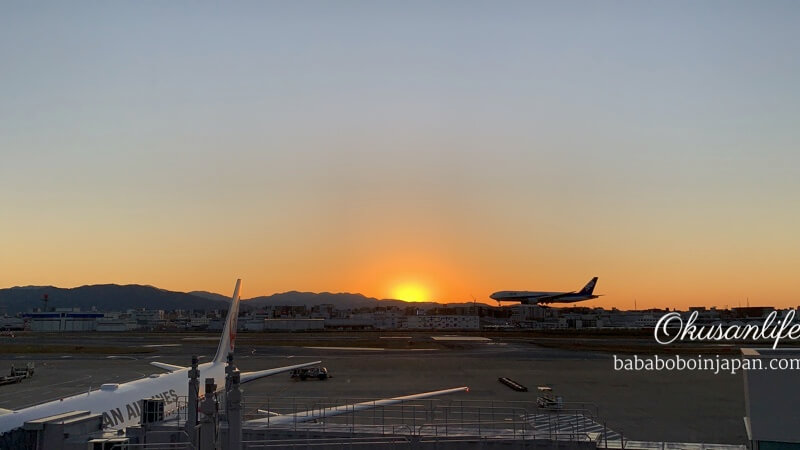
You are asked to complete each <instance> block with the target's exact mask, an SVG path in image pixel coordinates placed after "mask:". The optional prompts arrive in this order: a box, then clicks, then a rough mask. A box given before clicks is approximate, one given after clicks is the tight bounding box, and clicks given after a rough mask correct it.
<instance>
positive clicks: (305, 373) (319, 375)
mask: <svg viewBox="0 0 800 450" xmlns="http://www.w3.org/2000/svg"><path fill="white" fill-rule="evenodd" d="M291 378H292V379H293V380H295V381H297V380H301V381H306V380H307V379H309V378H316V379H318V380H327V379H328V378H331V375H328V369H327V368H325V367H303V368H301V369H293V370H292V371H291Z"/></svg>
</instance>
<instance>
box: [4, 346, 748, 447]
mask: <svg viewBox="0 0 800 450" xmlns="http://www.w3.org/2000/svg"><path fill="white" fill-rule="evenodd" d="M244 336H245V337H246V338H245V339H240V340H239V341H238V342H237V348H236V363H237V365H238V366H239V368H240V369H241V370H242V371H248V370H259V369H267V368H273V367H280V366H286V365H292V364H298V363H301V362H306V361H313V360H322V361H323V365H324V366H326V367H327V368H328V369H329V371H330V373H331V374H332V375H333V378H331V379H329V380H326V381H316V380H314V381H306V382H295V381H292V380H290V379H289V376H288V374H280V375H276V376H273V377H269V378H264V379H261V380H257V381H254V382H252V383H248V384H246V385H244V391H245V400H246V401H247V399H248V398H251V399H258V401H262V400H263V399H265V398H266V397H268V396H269V397H271V398H278V397H330V398H332V399H353V398H358V399H365V398H375V399H378V398H386V397H392V396H397V395H406V394H412V393H417V392H425V391H430V390H437V389H445V388H450V387H456V386H469V387H470V392H468V393H463V394H455V395H452V396H449V397H448V399H453V400H459V399H464V400H493V401H530V402H535V400H536V392H535V391H536V386H537V385H549V386H551V387H552V388H553V390H554V392H555V393H556V394H558V395H561V396H563V397H564V400H565V401H566V402H583V403H586V404H587V405H593V406H589V407H591V408H595V409H596V410H597V413H598V416H599V417H600V418H601V420H603V421H605V423H606V424H607V426H608V428H610V429H612V430H614V431H617V432H621V433H623V434H624V436H625V437H626V438H630V439H635V440H648V441H660V440H664V441H672V442H705V443H730V444H742V443H744V442H745V441H746V439H747V438H746V434H745V430H744V425H743V420H742V417H743V416H744V390H743V379H742V375H741V374H736V375H730V374H719V375H714V374H713V373H710V372H675V371H673V372H668V371H662V372H622V371H619V372H618V371H614V368H613V363H612V359H611V356H610V355H608V354H604V353H599V352H575V351H569V350H560V349H548V348H542V347H537V346H534V345H530V344H520V343H503V342H497V341H489V342H470V343H459V344H458V345H454V346H453V347H452V348H440V349H436V350H424V351H415V350H384V351H376V350H370V351H364V350H347V349H336V350H333V349H320V348H306V346H299V347H288V346H279V347H272V346H269V343H270V335H244ZM335 337H336V335H332V339H331V340H334V341H335V340H337V339H335ZM341 337H342V338H345V339H338V341H346V339H347V337H346V336H341ZM110 339H113V341H110ZM415 339H420V340H424V338H418V337H415ZM20 341H22V342H25V341H31V342H36V343H37V345H45V346H46V345H50V344H65V343H69V344H76V343H80V344H81V345H115V346H118V347H140V348H141V347H143V348H147V349H149V350H150V351H151V353H146V354H131V355H129V354H117V355H112V354H81V353H74V354H63V355H62V354H30V355H24V354H4V355H0V371H2V372H5V371H6V370H8V368H10V366H11V364H12V363H16V364H20V365H22V364H24V363H25V362H29V361H30V362H34V363H35V364H36V375H35V376H34V377H33V378H32V379H29V380H25V381H23V382H22V383H21V384H15V385H7V386H0V408H7V409H17V408H21V407H24V406H29V405H32V404H35V403H38V402H42V401H46V400H54V399H58V398H59V397H64V396H68V395H72V394H76V393H80V392H84V391H87V390H88V389H91V388H97V387H99V385H100V384H102V383H122V382H125V381H130V380H134V379H137V378H141V377H144V376H147V375H149V374H151V373H156V372H163V371H162V370H161V369H158V368H156V367H153V366H151V365H149V363H150V362H151V361H161V362H166V363H170V364H178V365H189V362H190V357H191V355H192V354H197V355H203V356H205V357H206V358H210V357H211V356H213V354H214V352H215V350H216V343H217V342H216V338H213V337H208V336H207V337H203V336H199V337H192V336H190V337H185V335H181V334H172V335H163V334H162V335H127V334H119V335H113V336H112V337H108V336H105V337H104V336H94V335H84V336H81V337H75V336H35V335H34V336H30V335H28V336H26V337H23V338H21V339H20ZM385 341H386V340H384V342H383V343H385ZM380 344H381V342H378V341H377V340H376V347H377V346H379V345H380ZM331 345H335V344H333V343H332V344H331ZM201 361H202V359H201ZM4 366H5V367H4ZM501 376H505V377H510V378H512V379H514V380H516V381H518V382H520V383H522V384H524V385H526V386H527V387H528V388H529V389H530V391H529V392H516V391H513V390H511V389H509V388H508V387H506V386H505V385H503V384H501V383H499V382H498V381H497V378H498V377H501Z"/></svg>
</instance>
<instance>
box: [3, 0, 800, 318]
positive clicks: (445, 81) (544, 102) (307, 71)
mask: <svg viewBox="0 0 800 450" xmlns="http://www.w3.org/2000/svg"><path fill="white" fill-rule="evenodd" d="M798 22H800V5H798V4H797V3H795V2H773V3H771V4H770V7H769V8H764V7H763V5H760V4H755V3H748V2H744V1H734V2H723V1H711V2H704V3H697V2H689V1H678V2H668V3H666V2H665V3H655V4H640V3H611V2H608V3H602V2H601V3H580V2H574V3H573V2H506V3H504V4H503V6H502V7H500V6H499V5H490V4H486V3H481V2H462V3H458V4H456V3H447V2H445V3H439V4H427V3H424V2H411V3H404V4H373V3H369V2H350V3H340V4H330V3H325V2H306V3H302V4H281V3H277V2H274V3H272V2H264V3H260V2H254V3H237V4H236V5H227V6H220V5H214V4H202V3H200V4H196V3H184V2H174V3H166V4H165V3H144V4H141V3H127V4H125V3H120V4H97V3H89V2H74V3H72V2H71V3H69V4H66V3H57V2H51V3H45V4H37V5H28V4H10V5H6V6H5V7H4V14H3V15H1V16H0V38H1V39H0V42H3V44H0V58H2V59H3V61H4V70H3V71H2V73H0V81H2V82H1V83H0V96H2V98H3V99H4V100H3V102H0V152H2V153H0V211H2V212H0V249H2V250H0V286H4V287H11V286H22V285H55V286H59V287H74V286H80V285H85V284H98V283H120V284H128V283H131V284H147V285H153V286H158V287H160V288H164V289H169V290H176V291H192V290H205V291H211V292H217V293H220V294H222V295H229V294H230V292H229V291H230V286H231V285H232V282H233V281H234V280H235V279H236V278H242V279H243V280H244V288H243V292H244V293H245V296H246V297H255V296H258V295H269V294H271V293H275V292H285V291H290V290H297V291H310V292H357V293H361V294H364V295H366V296H369V297H376V298H392V297H393V296H396V295H404V296H408V297H409V298H412V297H413V298H414V299H423V300H431V301H440V302H448V301H459V302H460V301H470V300H471V299H472V298H473V297H475V298H476V299H477V300H478V301H483V302H486V303H490V304H492V303H494V302H492V301H491V300H489V299H488V296H489V295H490V294H491V293H492V292H494V291H498V290H506V289H508V290H514V289H519V290H553V291H566V290H578V289H580V288H581V287H582V286H583V285H584V284H585V283H586V280H588V279H589V278H591V277H592V276H598V277H599V282H598V284H597V289H596V292H597V293H598V294H604V297H601V298H599V299H597V300H592V301H589V302H584V303H581V304H580V305H581V306H590V307H593V306H602V307H613V306H617V307H619V308H624V309H627V308H630V307H632V306H633V305H634V302H636V304H637V305H638V307H639V308H640V309H643V308H650V307H659V308H665V307H670V308H672V307H677V308H686V307H688V306H695V305H707V306H724V305H729V306H736V305H737V304H739V303H741V304H742V305H744V303H745V301H746V299H748V298H749V299H750V303H751V304H753V305H762V304H769V305H775V306H778V307H787V306H794V305H796V304H797V303H798V298H797V296H796V295H795V290H796V288H795V284H796V283H795V281H794V280H795V276H796V273H797V271H798V269H800V238H798V236H797V231H796V230H797V226H798V224H800V152H798V151H797V148H798V142H800V128H798V127H797V123H798V119H800V91H798V89H797V86H796V80H797V79H800V60H798V59H797V58H796V57H794V56H795V55H797V54H800V31H798V28H797V26H796V24H797V23H798Z"/></svg>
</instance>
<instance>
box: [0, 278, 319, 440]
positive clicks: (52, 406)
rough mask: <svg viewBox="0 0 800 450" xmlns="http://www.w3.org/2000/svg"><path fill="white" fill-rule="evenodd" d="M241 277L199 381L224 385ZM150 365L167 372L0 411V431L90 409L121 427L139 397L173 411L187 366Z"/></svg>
mask: <svg viewBox="0 0 800 450" xmlns="http://www.w3.org/2000/svg"><path fill="white" fill-rule="evenodd" d="M241 284H242V280H237V281H236V288H235V289H234V291H233V298H232V300H231V305H230V309H229V310H228V317H227V318H226V320H225V327H224V329H223V330H222V338H221V339H220V342H219V347H217V354H216V355H215V356H214V359H213V360H212V361H211V362H207V363H204V364H200V365H199V366H198V369H199V371H200V377H199V379H200V381H201V383H202V382H203V380H205V379H206V378H214V381H215V383H216V385H217V386H219V387H220V388H222V387H224V386H225V365H226V359H227V357H228V353H233V348H234V343H235V341H236V319H237V316H238V314H239V289H240V288H241ZM320 362H321V361H313V362H308V363H303V364H295V365H293V366H286V367H279V368H276V369H267V370H259V371H256V372H243V373H242V374H241V382H242V383H247V382H248V381H253V380H257V379H259V378H262V377H267V376H270V375H275V374H277V373H281V372H286V371H289V370H292V369H297V368H301V367H306V366H310V365H313V364H319V363H320ZM151 364H152V365H154V366H156V367H159V368H161V369H165V370H168V371H170V373H163V374H153V375H150V376H149V377H147V378H142V379H139V380H135V381H131V382H128V383H122V384H116V383H108V384H103V385H101V386H100V389H95V390H93V391H89V392H86V393H82V394H78V395H73V396H71V397H66V398H62V399H60V400H54V401H51V402H47V403H41V404H39V405H35V406H31V407H29V408H23V409H18V410H15V411H11V410H7V409H5V410H0V434H3V433H6V432H9V431H11V430H14V429H16V428H19V427H21V426H22V425H23V424H24V423H25V422H26V421H28V420H35V419H40V418H42V417H48V416H52V415H56V414H62V413H66V412H69V411H78V410H79V411H90V412H91V413H93V414H94V413H99V414H102V415H103V425H104V427H105V428H111V429H121V428H125V427H127V426H131V425H136V424H138V423H139V416H140V415H141V414H142V408H141V400H142V399H144V398H163V399H164V403H165V404H164V415H165V417H166V416H169V415H172V414H174V413H176V412H177V410H178V407H179V403H178V399H180V398H181V397H183V398H186V396H188V394H189V377H188V373H187V372H188V371H189V369H190V368H189V367H182V366H176V365H172V364H166V363H161V362H152V363H151Z"/></svg>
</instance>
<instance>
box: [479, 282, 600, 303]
mask: <svg viewBox="0 0 800 450" xmlns="http://www.w3.org/2000/svg"><path fill="white" fill-rule="evenodd" d="M595 284H597V277H594V278H592V279H591V280H589V282H588V283H586V286H584V287H583V289H581V290H580V291H577V292H576V291H572V292H540V291H498V292H495V293H494V294H492V295H490V296H489V298H492V299H494V300H497V301H498V303H499V302H520V303H522V304H523V305H536V304H539V303H573V302H580V301H583V300H591V299H593V298H597V297H600V295H594V294H592V292H594V285H595Z"/></svg>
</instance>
